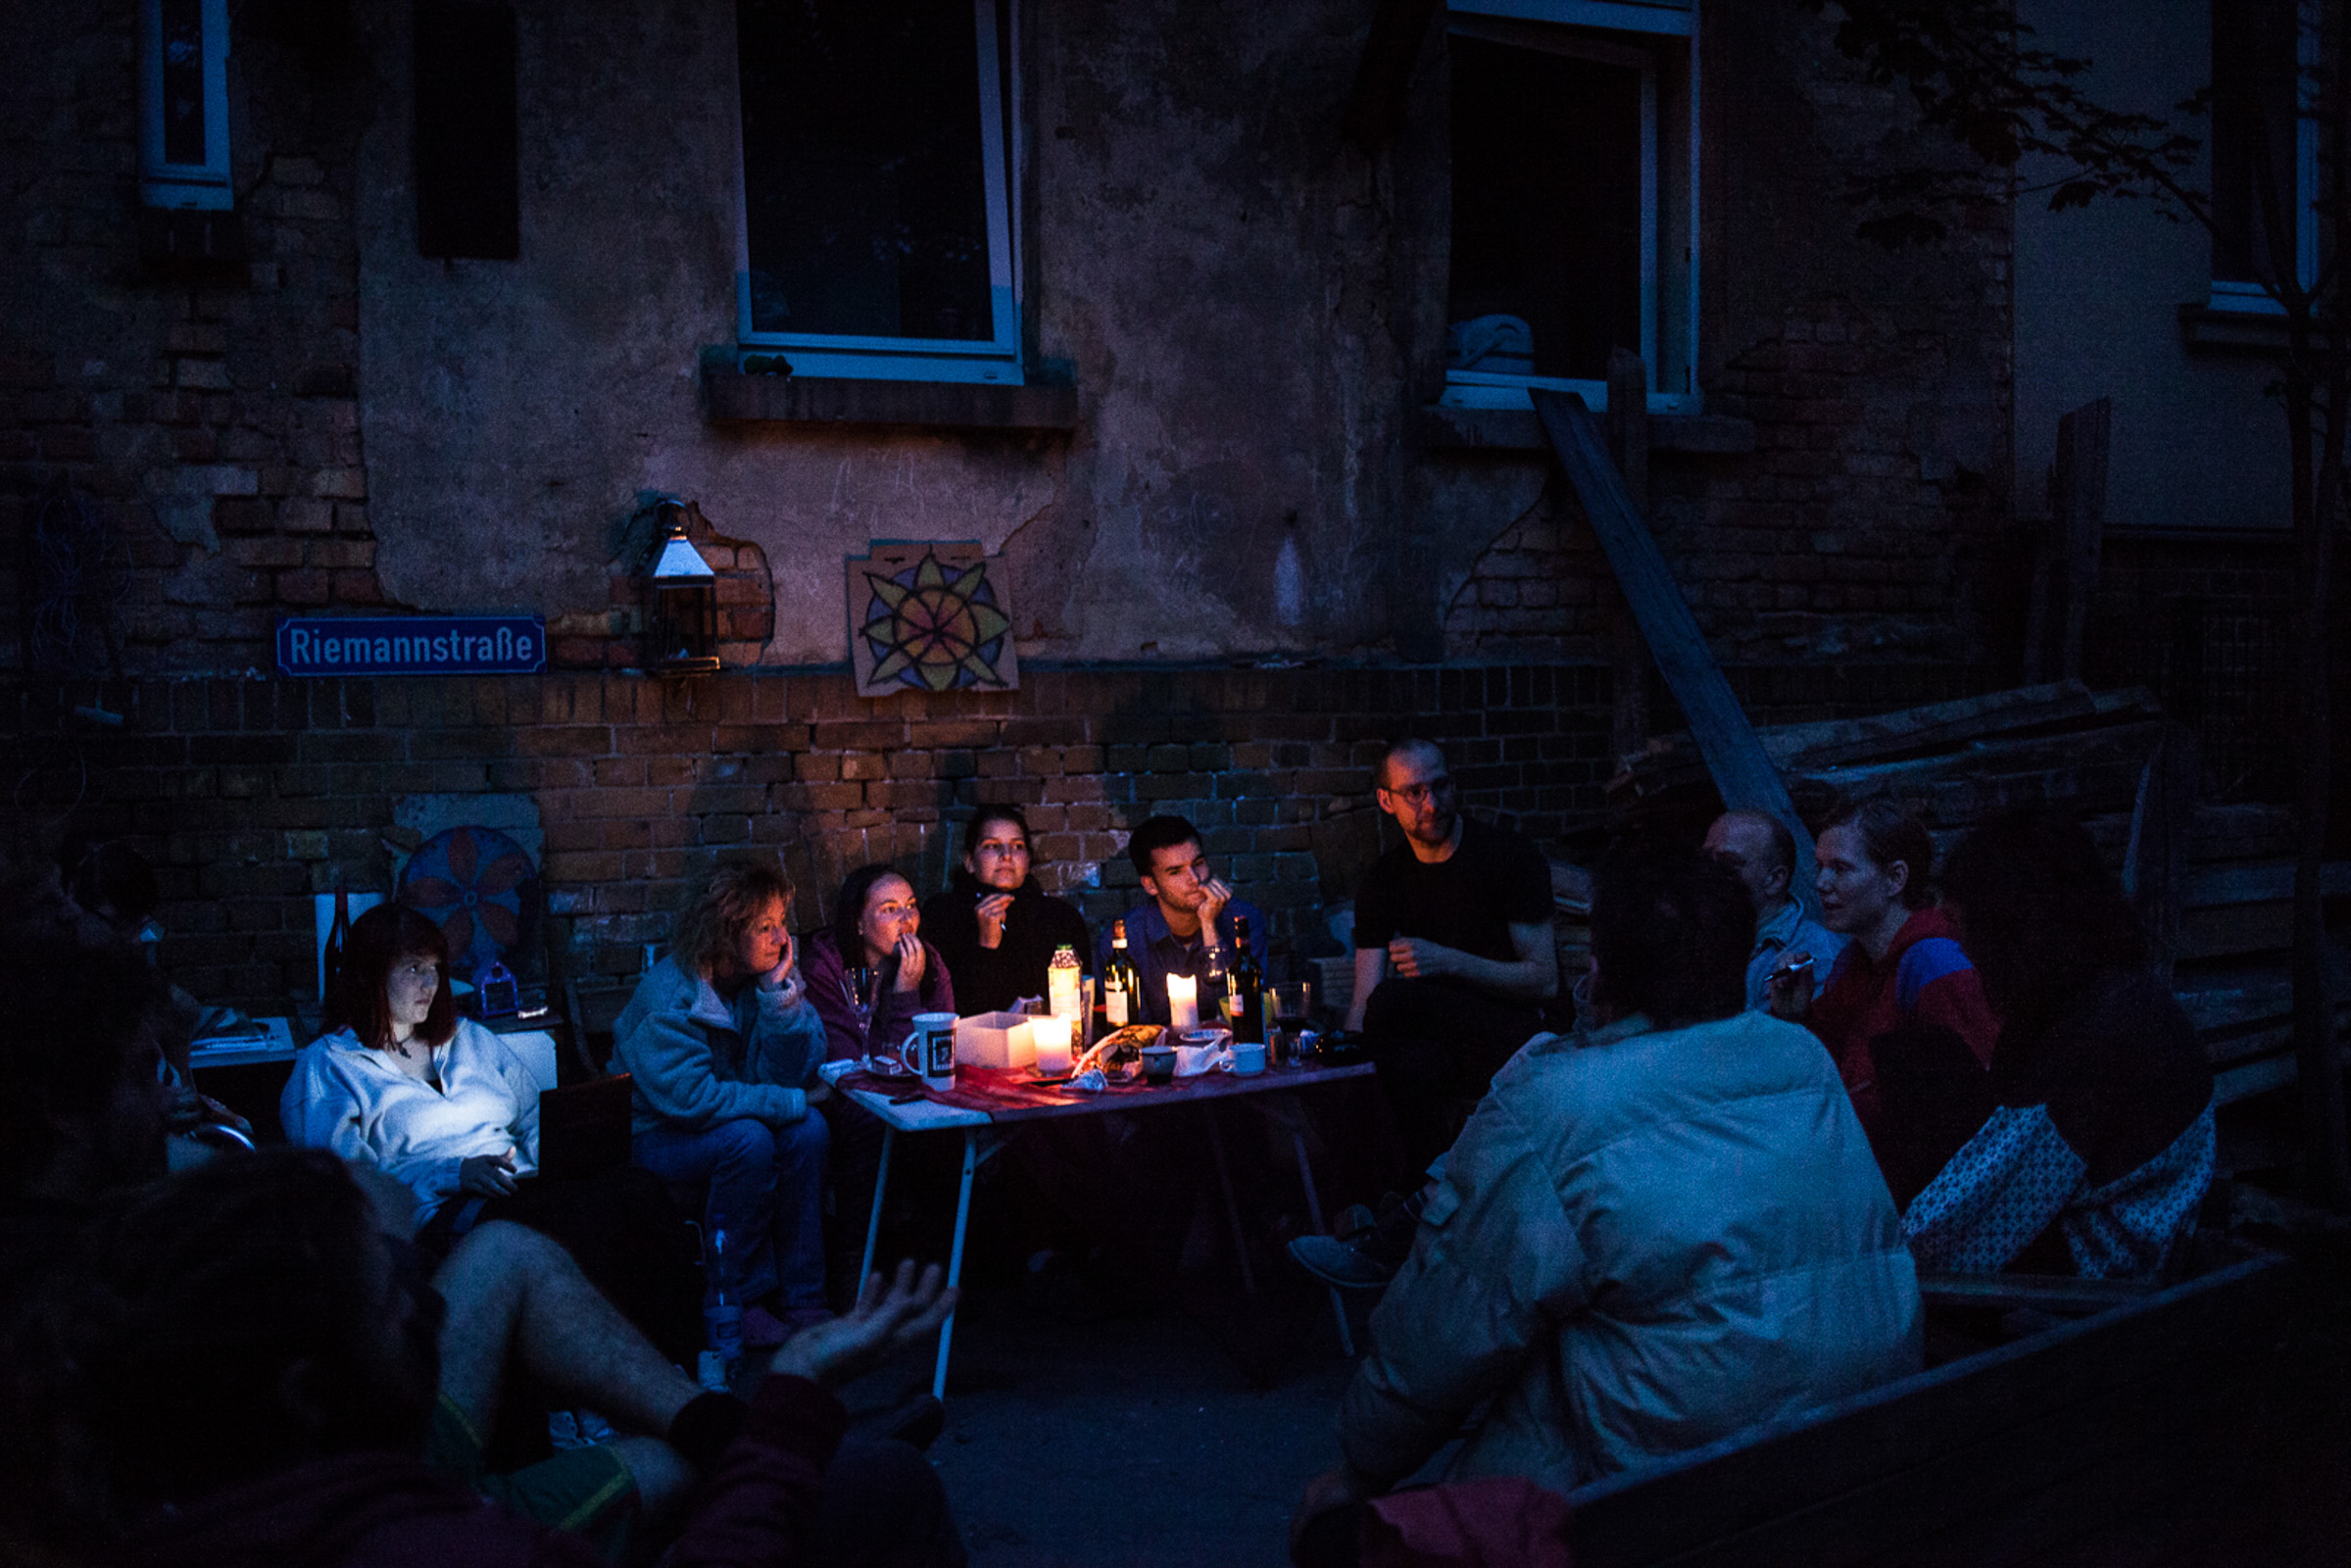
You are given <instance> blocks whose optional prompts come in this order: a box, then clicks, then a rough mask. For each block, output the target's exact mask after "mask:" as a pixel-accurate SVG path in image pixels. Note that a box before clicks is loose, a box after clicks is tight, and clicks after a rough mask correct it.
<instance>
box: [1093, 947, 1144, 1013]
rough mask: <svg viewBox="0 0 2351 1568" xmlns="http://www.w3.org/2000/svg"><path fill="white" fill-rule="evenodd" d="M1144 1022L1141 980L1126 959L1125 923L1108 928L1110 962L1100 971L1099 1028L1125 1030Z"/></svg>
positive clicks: (1129, 959) (1133, 965) (1128, 959)
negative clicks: (1100, 1006)
mask: <svg viewBox="0 0 2351 1568" xmlns="http://www.w3.org/2000/svg"><path fill="white" fill-rule="evenodd" d="M1142 1021H1143V980H1142V977H1141V976H1139V975H1138V974H1136V972H1135V960H1134V959H1133V958H1131V957H1129V956H1127V923H1126V922H1125V921H1124V920H1116V921H1113V922H1111V925H1110V961H1109V963H1108V964H1106V965H1105V966H1104V967H1103V969H1102V1027H1104V1028H1105V1029H1124V1028H1125V1027H1126V1026H1127V1025H1128V1024H1131V1023H1141V1022H1142Z"/></svg>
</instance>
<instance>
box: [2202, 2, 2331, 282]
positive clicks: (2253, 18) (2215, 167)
mask: <svg viewBox="0 0 2351 1568" xmlns="http://www.w3.org/2000/svg"><path fill="white" fill-rule="evenodd" d="M2305 10H2306V4H2305V0H2213V5H2212V142H2211V160H2212V166H2211V167H2212V219H2213V223H2212V227H2213V244H2212V296H2211V299H2210V301H2209V303H2210V306H2211V308H2212V309H2213V310H2216V311H2236V312H2240V313H2243V314H2247V315H2256V316H2278V315H2282V314H2284V307H2283V306H2281V305H2279V304H2278V301H2277V300H2276V299H2275V298H2273V297H2272V296H2271V294H2270V291H2269V289H2268V288H2266V287H2264V286H2263V282H2262V280H2263V279H2264V278H2265V277H2270V278H2275V277H2277V276H2278V275H2279V271H2280V270H2279V269H2278V268H2277V267H2276V265H2275V264H2274V262H2273V260H2272V256H2271V252H2272V249H2273V247H2272V245H2271V242H2270V235H2269V232H2268V227H2269V224H2268V219H2267V215H2266V212H2265V206H2264V202H2263V196H2262V190H2261V186H2262V182H2263V179H2264V176H2265V172H2266V174H2267V177H2268V178H2270V179H2271V180H2274V181H2275V182H2276V184H2277V187H2278V193H2279V194H2280V195H2281V196H2282V197H2283V198H2284V200H2285V203H2286V208H2287V211H2286V221H2287V224H2288V233H2287V235H2286V244H2287V245H2288V246H2290V247H2291V248H2292V252H2293V267H2294V271H2295V276H2296V278H2297V279H2298V280H2299V281H2300V282H2301V283H2302V284H2303V285H2304V286H2308V285H2309V284H2310V283H2311V282H2312V281H2314V280H2315V279H2316V278H2317V277H2318V275H2319V229H2320V224H2319V222H2318V218H2317V214H2316V213H2315V212H2314V211H2313V207H2314V206H2315V204H2316V203H2317V201H2318V199H2319V123H2318V116H2317V112H2316V111H2317V105H2316V102H2315V95H2316V92H2317V82H2316V72H2317V67H2318V46H2319V40H2318V32H2317V29H2316V27H2315V25H2313V22H2314V20H2315V19H2312V18H2309V17H2306V16H2305ZM2265 165H2266V166H2267V168H2266V171H2265V167H2264V166H2265Z"/></svg>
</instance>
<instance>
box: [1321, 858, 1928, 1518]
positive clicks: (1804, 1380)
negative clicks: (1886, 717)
mask: <svg viewBox="0 0 2351 1568" xmlns="http://www.w3.org/2000/svg"><path fill="white" fill-rule="evenodd" d="M1753 930H1754V915H1753V905H1752V902H1751V901H1750V900H1749V898H1748V896H1747V893H1746V890H1745V889H1744V888H1743V887H1742V886H1741V885H1740V884H1739V879H1738V878H1737V876H1736V875H1735V874H1734V873H1733V872H1732V871H1731V870H1730V868H1729V867H1727V866H1725V865H1723V864H1722V863H1721V862H1720V861H1718V860H1716V859H1714V858H1712V857H1710V856H1705V855H1702V854H1700V853H1698V852H1697V851H1695V850H1684V851H1677V852H1674V853H1673V854H1671V855H1670V856H1663V857H1660V858H1656V859H1654V860H1652V861H1649V862H1646V863H1641V864H1638V865H1629V864H1625V863H1622V862H1619V863H1617V864H1613V865H1610V866H1607V867H1604V868H1603V869H1602V871H1601V873H1600V875H1599V878H1598V884H1597V887H1596V889H1595V892H1594V897H1593V900H1592V997H1593V1006H1592V1009H1591V1014H1590V1019H1591V1026H1589V1027H1588V1026H1587V1023H1586V1021H1585V1020H1583V1019H1579V1020H1578V1027H1577V1031H1576V1033H1575V1034H1573V1035H1543V1036H1539V1037H1538V1038H1537V1039H1535V1040H1533V1041H1531V1042H1529V1043H1528V1045H1527V1047H1526V1049H1524V1050H1523V1051H1521V1052H1519V1053H1518V1054H1517V1055H1516V1056H1514V1057H1513V1058H1512V1059H1511V1060H1510V1061H1509V1062H1508V1063H1507V1064H1505V1065H1504V1066H1503V1068H1502V1069H1501V1071H1500V1072H1498V1073H1496V1074H1495V1075H1494V1088H1493V1091H1492V1092H1491V1093H1490V1094H1489V1095H1488V1096H1487V1097H1486V1099H1485V1101H1484V1102H1483V1103H1480V1105H1479V1106H1478V1108H1477V1111H1476V1113H1475V1114H1473V1115H1472V1116H1471V1117H1470V1120H1469V1125H1468V1126H1467V1127H1465V1128H1464V1129H1463V1130H1462V1133H1461V1137H1460V1138H1459V1140H1458V1141H1457V1142H1455V1144H1454V1145H1453V1147H1452V1149H1451V1150H1450V1151H1448V1152H1446V1154H1445V1160H1444V1162H1443V1166H1442V1169H1441V1172H1440V1174H1439V1175H1438V1176H1437V1178H1436V1179H1435V1180H1434V1181H1432V1182H1431V1184H1430V1186H1429V1188H1428V1191H1427V1201H1426V1202H1425V1204H1424V1207H1423V1212H1422V1215H1421V1221H1420V1229H1419V1234H1418V1236H1417V1237H1416V1238H1415V1240H1414V1243H1413V1248H1412V1254H1411V1256H1410V1257H1409V1258H1408V1259H1407V1260H1406V1261H1405V1263H1404V1265H1403V1267H1402V1269H1401V1270H1400V1271H1399V1272H1398V1273H1397V1275H1396V1280H1395V1282H1394V1283H1393V1284H1392V1285H1391V1286H1390V1287H1389V1289H1388V1294H1387V1296H1386V1298H1385V1299H1383V1300H1382V1301H1381V1302H1380V1305H1379V1307H1378V1309H1377V1310H1376V1311H1375V1312H1374V1313H1373V1314H1372V1335H1373V1338H1374V1340H1375V1341H1376V1342H1377V1346H1378V1348H1377V1349H1376V1350H1375V1351H1374V1352H1373V1353H1372V1354H1371V1355H1370V1356H1368V1357H1367V1358H1366V1359H1365V1360H1364V1361H1363V1363H1362V1364H1361V1366H1360V1367H1359V1369H1358V1370H1357V1372H1356V1374H1355V1378H1354V1381H1353V1383H1352V1384H1351V1386H1350V1387H1349V1388H1348V1389H1347V1394H1346V1396H1345V1397H1344V1398H1343V1400H1342V1402H1341V1405H1340V1411H1339V1439H1340V1447H1341V1450H1342V1451H1343V1453H1344V1455H1345V1462H1344V1463H1343V1464H1342V1465H1341V1466H1340V1467H1339V1468H1338V1469H1337V1470H1334V1471H1332V1472H1329V1473H1327V1474H1326V1475H1324V1476H1321V1477H1318V1478H1317V1479H1316V1480H1315V1481H1314V1482H1313V1483H1312V1484H1310V1485H1309V1487H1308V1490H1307V1493H1306V1495H1305V1498H1304V1500H1303V1502H1302V1503H1301V1505H1300V1518H1301V1522H1302V1521H1303V1520H1304V1519H1305V1518H1308V1517H1311V1516H1313V1515H1316V1514H1319V1513H1321V1512H1322V1511H1324V1510H1326V1509H1329V1508H1334V1507H1339V1506H1343V1505H1345V1504H1346V1503H1347V1502H1350V1501H1357V1500H1361V1499H1362V1498H1364V1497H1367V1496H1372V1495H1378V1494H1380V1493H1382V1492H1385V1491H1386V1490H1388V1489H1390V1488H1392V1487H1394V1486H1395V1485H1396V1483H1398V1482H1400V1481H1401V1480H1403V1479H1404V1478H1405V1477H1407V1476H1409V1475H1411V1474H1412V1473H1413V1472H1414V1471H1416V1470H1418V1469H1419V1468H1420V1467H1421V1466H1422V1465H1423V1464H1424V1463H1426V1462H1427V1460H1428V1459H1429V1458H1430V1456H1431V1455H1433V1454H1435V1453H1436V1452H1437V1451H1438V1449H1440V1448H1441V1447H1443V1446H1445V1444H1446V1443H1448V1442H1450V1441H1451V1440H1452V1439H1453V1438H1454V1437H1455V1436H1456V1435H1457V1434H1458V1433H1459V1432H1460V1429H1461V1424H1462V1422H1463V1421H1464V1420H1466V1419H1468V1417H1469V1416H1470V1414H1471V1412H1472V1411H1473V1410H1475V1409H1477V1407H1478V1406H1479V1405H1480V1403H1481V1402H1482V1401H1486V1400H1489V1399H1491V1401H1492V1403H1491V1404H1490V1405H1489V1406H1488V1408H1487V1412H1486V1414H1485V1416H1484V1417H1483V1419H1482V1420H1481V1421H1480V1422H1479V1424H1478V1426H1477V1427H1476V1429H1475V1430H1473V1431H1472V1432H1470V1433H1469V1435H1468V1437H1467V1438H1466V1440H1465V1442H1464V1444H1463V1446H1462V1448H1461V1451H1460V1453H1459V1455H1458V1456H1457V1457H1456V1458H1455V1459H1454V1461H1453V1463H1452V1465H1451V1468H1450V1470H1449V1472H1448V1475H1447V1479H1449V1480H1467V1479H1471V1478H1475V1477H1479V1476H1495V1475H1508V1476H1519V1477H1523V1478H1525V1479H1527V1480H1530V1481H1533V1482H1535V1483H1536V1484H1537V1485H1539V1486H1542V1487H1545V1488H1548V1489H1549V1490H1552V1491H1555V1492H1559V1493H1566V1492H1569V1491H1571V1490H1573V1489H1574V1488H1575V1487H1577V1486H1579V1485H1582V1484H1583V1483H1585V1482H1588V1481H1592V1480H1594V1479H1597V1478H1599V1477H1602V1476H1606V1475H1610V1474H1613V1473H1615V1472H1617V1471H1620V1470H1624V1469H1627V1468H1629V1467H1631V1466H1634V1465H1639V1464H1642V1463H1646V1462H1648V1461H1651V1460H1655V1459H1662V1458H1665V1457H1667V1456H1669V1455H1672V1454H1675V1453H1679V1452H1682V1451H1684V1450H1686V1449H1689V1448H1693V1447H1696V1446H1699V1445H1701V1444H1706V1443H1711V1442H1713V1441H1714V1440H1716V1439H1717V1438H1721V1437H1724V1436H1726V1435H1728V1434H1730V1433H1733V1432H1736V1431H1738V1430H1739V1429H1740V1428H1742V1427H1746V1426H1748V1425H1750V1424H1752V1423H1755V1422H1759V1421H1767V1420H1771V1419H1773V1418H1776V1417H1781V1416H1787V1415H1790V1414H1793V1413H1794V1412H1796V1411H1798V1410H1802V1409H1805V1408H1807V1407H1809V1406H1812V1405H1816V1404H1820V1403H1824V1402H1826V1401H1828V1400H1832V1399H1836V1398H1839V1397H1844V1396H1846V1395H1850V1394H1855V1393H1858V1392H1860V1391H1862V1390H1865V1389H1868V1388H1871V1387H1874V1386H1875V1385H1877V1384H1880V1383H1883V1382H1886V1380H1888V1379H1892V1378H1897V1377H1901V1376H1903V1375H1905V1374H1907V1373H1910V1372H1913V1371H1916V1370H1917V1369H1918V1366H1919V1363H1920V1339H1921V1323H1922V1309H1921V1306H1920V1301H1919V1294H1918V1281H1917V1277H1916V1274H1915V1272H1914V1270H1913V1267H1912V1264H1911V1259H1910V1252H1909V1250H1908V1249H1906V1248H1905V1247H1904V1246H1903V1244H1902V1234H1901V1228H1900V1222H1899V1221H1898V1220H1897V1218H1896V1217H1895V1214H1894V1207H1893V1203H1892V1201H1891V1200H1890V1199H1889V1198H1888V1197H1887V1196H1886V1183H1885V1181H1884V1180H1883V1179H1882V1178H1881V1177H1880V1176H1879V1174H1878V1167H1877V1165H1876V1163H1875V1162H1874V1161H1873V1160H1872V1159H1871V1157H1870V1150H1869V1144H1868V1141H1867V1140H1866V1139H1865V1138H1863V1136H1862V1133H1861V1128H1860V1125H1859V1124H1858V1123H1857V1122H1856V1121H1855V1120H1854V1116H1853V1107H1852V1103H1851V1102H1850V1101H1849V1100H1848V1099H1847V1097H1846V1095H1845V1092H1844V1088H1843V1086H1842V1085H1841V1084H1840V1083H1838V1081H1837V1069H1836V1066H1835V1064H1834V1063H1832V1062H1831V1061H1830V1060H1829V1058H1828V1056H1827V1055H1826V1054H1824V1053H1823V1052H1822V1051H1821V1049H1820V1044H1819V1042H1818V1041H1816V1040H1814V1039H1813V1038H1812V1037H1811V1036H1810V1035H1808V1034H1806V1033H1805V1032H1804V1031H1803V1030H1801V1029H1798V1028H1795V1027H1793V1026H1792V1025H1789V1024H1787V1023H1784V1022H1782V1021H1781V1020H1779V1019H1776V1018H1772V1017H1768V1016H1766V1015H1764V1014H1761V1013H1754V1012H1748V1011H1746V1010H1745V1009H1744V1001H1745V988H1744V984H1743V975H1744V971H1745V968H1746V959H1747V951H1748V947H1749V945H1750V941H1751V938H1752V933H1753Z"/></svg>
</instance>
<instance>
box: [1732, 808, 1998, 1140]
mask: <svg viewBox="0 0 2351 1568" xmlns="http://www.w3.org/2000/svg"><path fill="white" fill-rule="evenodd" d="M1813 859H1814V861H1815V862H1816V863H1817V864H1818V866H1819V868H1820V870H1819V876H1818V878H1817V880H1816V883H1815V885H1816V886H1817V887H1818V888H1819V890H1820V896H1821V923H1822V924H1823V925H1825V926H1827V927H1828V928H1829V929H1830V930H1832V931H1835V932H1837V933H1839V934H1840V935H1843V936H1846V937H1849V938H1851V939H1852V940H1851V941H1849V942H1847V943H1846V944H1845V950H1844V953H1843V954H1842V955H1841V956H1839V957H1838V958H1837V965H1836V967H1835V968H1833V969H1831V970H1830V971H1829V978H1828V982H1827V984H1826V985H1825V986H1824V987H1823V988H1822V990H1821V992H1820V995H1819V996H1818V997H1817V998H1816V997H1815V996H1814V995H1813V975H1812V971H1811V969H1810V968H1809V967H1807V965H1806V962H1805V960H1806V959H1808V958H1809V957H1810V956H1811V955H1809V954H1804V953H1790V954H1788V958H1787V961H1786V962H1784V963H1783V964H1782V965H1781V967H1780V968H1779V969H1778V970H1776V971H1775V972H1774V973H1773V975H1772V976H1771V979H1770V982H1769V991H1768V1005H1769V1006H1770V1008H1771V1010H1772V1011H1773V1012H1774V1013H1776V1014H1778V1015H1779V1016H1780V1017H1783V1018H1792V1019H1794V1020H1796V1021H1797V1022H1800V1023H1802V1024H1804V1025H1806V1026H1807V1027H1809V1028H1810V1029H1811V1030H1812V1032H1813V1033H1814V1034H1816V1035H1818V1036H1820V1038H1821V1043H1822V1044H1823V1045H1825V1046H1827V1047H1828V1048H1829V1054H1831V1055H1833V1056H1835V1057H1836V1058H1837V1072H1838V1074H1839V1075H1840V1076H1841V1077H1842V1078H1843V1079H1844V1083H1845V1091H1846V1093H1848V1094H1850V1095H1851V1096H1852V1097H1853V1110H1854V1113H1855V1114H1857V1115H1858V1116H1860V1118H1861V1125H1862V1128H1863V1130H1865V1131H1866V1132H1868V1133H1869V1134H1870V1137H1871V1139H1872V1141H1873V1142H1874V1141H1876V1140H1877V1139H1878V1138H1879V1137H1880V1135H1881V1131H1882V1127H1881V1123H1882V1115H1881V1111H1882V1105H1881V1100H1880V1096H1879V1092H1878V1053H1879V1052H1880V1050H1881V1049H1883V1046H1882V1042H1886V1040H1887V1038H1888V1037H1889V1036H1893V1035H1895V1034H1897V1033H1903V1034H1911V1033H1915V1032H1918V1031H1948V1032H1949V1033H1950V1034H1952V1035H1956V1036H1957V1037H1958V1038H1959V1041H1960V1043H1961V1044H1963V1045H1965V1046H1966V1047H1967V1049H1968V1051H1969V1052H1970V1053H1971V1054H1973V1055H1974V1057H1975V1059H1976V1061H1977V1063H1978V1064H1979V1065H1980V1066H1985V1067H1988V1066H1989V1065H1990V1063H1991V1053H1992V1045H1993V1043H1994V1042H1995V1041H1997V1040H1998V1039H1999V1037H2000V1021H1999V1019H1998V1018H1997V1017H1996V1016H1994V1015H1993V1012H1992V1009H1991V1004H1990V1003H1988V1002H1986V1001H1985V1000H1984V983H1983V981H1982V980H1981V979H1979V978H1978V977H1977V974H1976V966H1975V964H1974V963H1973V962H1971V961H1970V960H1969V958H1968V956H1967V954H1966V952H1965V951H1964V950H1962V949H1961V947H1960V945H1959V933H1958V931H1957V929H1956V928H1954V927H1953V925H1952V924H1951V922H1950V920H1949V918H1948V917H1946V916H1945V915H1944V914H1943V912H1942V911H1941V910H1940V909H1937V908H1935V907H1933V906H1932V903H1931V895H1930V894H1929V892H1928V878H1929V876H1930V874H1931V873H1932V871H1933V870H1934V866H1935V842H1934V840H1932V839H1930V838H1929V837H1928V836H1927V829H1926V827H1925V825H1924V824H1923V823H1921V822H1920V821H1919V819H1918V817H1917V816H1916V815H1915V814H1913V813H1912V812H1910V811H1908V810H1906V809H1903V808H1902V807H1901V806H1899V805H1897V804H1896V803H1895V802H1893V801H1892V800H1890V799H1887V798H1886V797H1885V796H1874V797H1872V798H1870V799H1867V800H1862V801H1856V802H1852V803H1850V804H1848V805H1846V806H1844V807H1842V808H1840V809H1838V810H1837V812H1835V813H1834V814H1833V815H1831V816H1830V818H1829V820H1828V821H1827V822H1826V823H1825V824H1824V825H1823V827H1822V829H1821V834H1820V838H1819V841H1818V842H1817V843H1816V844H1815V846H1814V848H1813Z"/></svg>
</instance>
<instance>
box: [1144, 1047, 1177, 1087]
mask: <svg viewBox="0 0 2351 1568" xmlns="http://www.w3.org/2000/svg"><path fill="white" fill-rule="evenodd" d="M1175 1069H1176V1049H1175V1047H1173V1046H1145V1047H1144V1048H1143V1079H1144V1082H1146V1083H1153V1084H1163V1083H1168V1082H1171V1081H1172V1080H1173V1079H1174V1078H1175Z"/></svg>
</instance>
